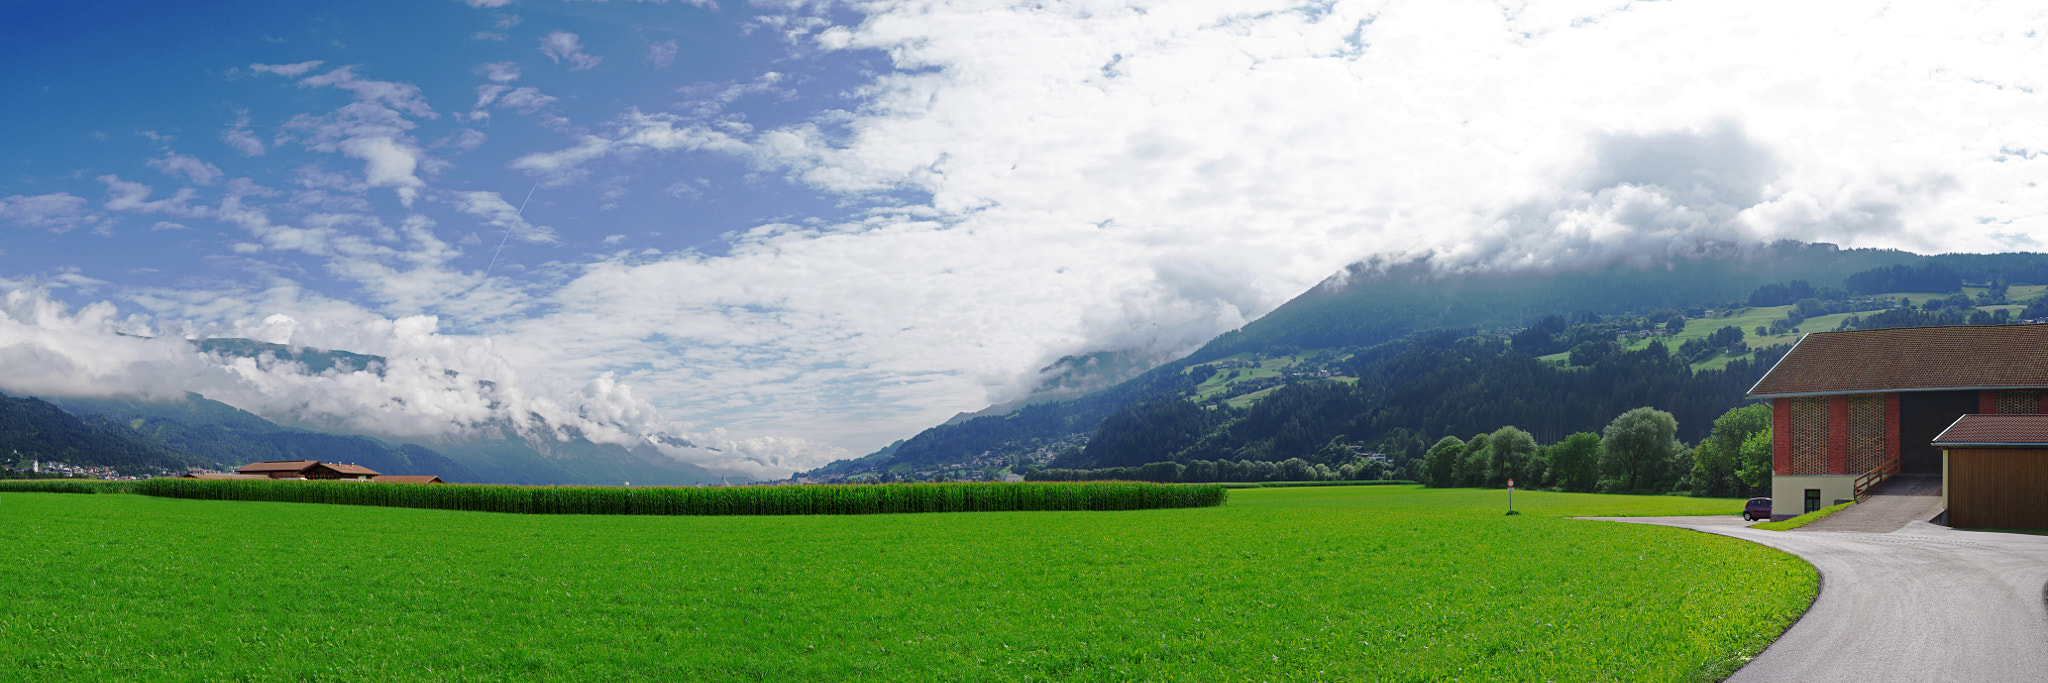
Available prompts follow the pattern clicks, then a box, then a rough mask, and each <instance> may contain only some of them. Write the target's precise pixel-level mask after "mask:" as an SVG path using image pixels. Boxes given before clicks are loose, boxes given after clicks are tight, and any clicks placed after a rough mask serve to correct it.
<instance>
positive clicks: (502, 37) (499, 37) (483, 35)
mask: <svg viewBox="0 0 2048 683" xmlns="http://www.w3.org/2000/svg"><path fill="white" fill-rule="evenodd" d="M511 38H512V36H509V35H506V34H503V33H499V32H497V31H477V32H476V33H472V34H469V39H470V40H488V41H491V42H494V43H502V42H505V41H507V40H510V39H511Z"/></svg>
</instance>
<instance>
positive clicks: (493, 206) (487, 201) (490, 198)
mask: <svg viewBox="0 0 2048 683" xmlns="http://www.w3.org/2000/svg"><path fill="white" fill-rule="evenodd" d="M451 196H452V197H453V198H454V204H455V208H457V209H459V210H461V211H462V212H463V213H466V214H469V215H471V216H476V217H478V218H481V219H483V220H484V224H485V225H489V226H491V227H494V228H497V229H500V230H509V231H511V233H510V234H511V236H512V237H514V238H516V239H518V240H519V241H521V242H532V243H536V244H549V243H553V242H556V241H558V239H557V238H556V236H555V229H554V228H550V227H548V226H545V225H534V224H532V223H529V222H527V220H526V218H524V217H522V216H521V215H520V212H519V207H516V206H513V205H512V203H511V202H507V201H505V198H504V197H502V196H499V195H498V193H496V192H489V191H483V190H478V191H472V192H455V193H452V195H451Z"/></svg>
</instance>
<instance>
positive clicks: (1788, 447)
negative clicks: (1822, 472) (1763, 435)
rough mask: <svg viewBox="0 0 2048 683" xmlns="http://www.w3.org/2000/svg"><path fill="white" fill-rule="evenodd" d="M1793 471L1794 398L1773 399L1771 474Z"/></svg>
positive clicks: (1786, 473) (1781, 474)
mask: <svg viewBox="0 0 2048 683" xmlns="http://www.w3.org/2000/svg"><path fill="white" fill-rule="evenodd" d="M1791 473H1792V399H1789V398H1774V399H1771V474H1775V475H1780V476H1783V475H1788V474H1791Z"/></svg>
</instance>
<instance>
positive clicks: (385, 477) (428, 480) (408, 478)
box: [371, 474, 448, 484]
mask: <svg viewBox="0 0 2048 683" xmlns="http://www.w3.org/2000/svg"><path fill="white" fill-rule="evenodd" d="M371 481H382V482H391V483H398V484H446V483H448V482H445V481H442V480H441V478H440V477H437V476H434V475H431V474H379V475H377V476H376V477H374V478H372V479H371Z"/></svg>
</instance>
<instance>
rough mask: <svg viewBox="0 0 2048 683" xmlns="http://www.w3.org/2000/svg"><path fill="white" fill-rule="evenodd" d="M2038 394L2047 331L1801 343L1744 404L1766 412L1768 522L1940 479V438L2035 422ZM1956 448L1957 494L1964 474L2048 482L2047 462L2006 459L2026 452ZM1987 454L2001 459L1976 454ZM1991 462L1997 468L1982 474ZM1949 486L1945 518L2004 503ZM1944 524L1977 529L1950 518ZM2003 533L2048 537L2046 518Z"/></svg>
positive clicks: (1880, 333) (2047, 376)
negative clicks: (1895, 478)
mask: <svg viewBox="0 0 2048 683" xmlns="http://www.w3.org/2000/svg"><path fill="white" fill-rule="evenodd" d="M2044 391H2048V325H1995V326H1966V327H1913V328H1898V329H1888V330H1854V331H1846V332H1815V333H1812V334H1808V335H1805V336H1803V337H1801V338H1800V339H1799V341H1798V342H1797V343H1795V344H1793V346H1792V350H1791V351H1789V352H1787V353H1786V354H1785V357H1784V359H1783V360H1780V361H1778V364H1777V365H1776V366H1774V367H1772V368H1771V370H1770V372H1768V373H1765V374H1764V377H1763V379H1761V380H1759V381H1758V382H1757V383H1756V386H1755V387H1752V388H1751V389H1750V390H1749V396H1750V397H1751V398H1756V399H1766V400H1769V401H1770V402H1771V426H1772V436H1773V437H1774V439H1775V441H1776V443H1774V444H1773V448H1772V457H1771V471H1772V477H1771V494H1772V495H1771V498H1772V510H1771V518H1772V519H1786V518H1789V517H1793V516H1797V515H1799V514H1801V513H1804V512H1809V511H1812V510H1816V509H1819V508H1821V507H1824V506H1826V505H1831V504H1834V503H1836V502H1840V501H1846V500H1850V499H1853V498H1856V497H1857V496H1858V495H1860V494H1861V493H1863V492H1864V491H1866V490H1868V488H1869V487H1870V486H1873V485H1875V484H1876V483H1877V482H1879V481H1882V480H1883V479H1884V478H1886V477H1888V476H1891V475H1892V474H1896V473H1907V474H1930V475H1939V474H1942V473H1943V465H1942V463H1943V460H1944V455H1943V452H1942V449H1941V448H1940V447H1939V446H1937V445H1936V444H1935V441H1936V437H1938V436H1941V435H1942V434H1943V432H1944V431H1945V430H1948V429H1949V428H1950V426H1951V425H1958V422H1957V420H1958V419H1959V418H1962V417H1963V416H1965V415H1978V416H2006V415H2040V414H2043V413H2044V412H2048V401H2044V400H2043V392H2044ZM2040 420H2041V418H2031V419H2030V420H2029V423H2030V424H2031V423H2033V422H2038V421H2040ZM1987 424H1989V423H1987ZM1998 424H2007V423H2006V422H2003V421H2000V422H1998ZM1966 433H1976V432H1966ZM2001 433H2002V432H2001ZM2013 433H2015V434H2018V433H2019V432H2013ZM1957 447H1958V448H1962V449H1963V450H1958V451H1955V453H1957V454H1962V453H1964V451H1967V452H1968V454H1966V455H1958V457H1960V458H1961V460H1960V461H1959V462H1962V463H1963V465H1962V467H1963V470H1961V471H1959V472H1958V473H1957V474H1956V476H1957V477H1958V483H1959V478H1960V477H1961V476H1963V474H1968V475H1969V476H1973V477H1974V476H1977V474H1978V473H1982V472H1989V471H1994V470H1986V469H1982V468H1985V467H1996V468H2000V469H1997V470H1995V471H1998V472H2002V473H2004V474H2002V475H1999V476H2019V475H2018V474H2017V472H2018V470H2016V469H2014V468H2020V469H2026V470H2027V471H2030V472H2037V473H2039V474H2038V475H2036V474H2030V475H2027V476H2030V477H2035V479H2030V480H2029V481H2043V482H2048V457H2040V458H2027V457H2026V456H2022V455H2012V454H2016V453H2023V452H2027V449H2028V448H2032V447H2030V446H2027V445H2024V444H2005V445H2000V446H1995V447H1994V446H1985V445H1982V444H1974V445H1970V446H1968V447H1967V448H1964V447H1962V446H1957ZM2039 448H2042V449H2048V446H2041V447H2039ZM1994 449H1996V450H1997V451H1998V453H1999V454H1997V455H1984V454H1982V453H1989V452H1991V451H1992V450H1994ZM2043 452H2044V453H2048V451H2043ZM1994 461H1996V462H1998V463H2001V464H1998V465H1991V464H1988V463H1992V462H1994ZM1950 483H1952V482H1951V481H1950V480H1946V479H1945V480H1944V482H1943V486H1944V489H1943V493H1944V497H1945V499H1946V502H1947V503H1948V504H1949V505H1951V506H1953V507H1952V510H1968V509H1977V508H1976V507H1973V506H1981V505H1989V504H1992V503H1991V502H1990V501H1989V500H1988V499H1986V500H1980V499H1979V498H1978V497H1979V496H2004V495H2009V494H2007V493H1993V492H1990V490H1987V489H1981V488H1970V486H1969V485H1961V486H1960V487H1959V488H1956V489H1954V490H1951V489H1950V488H1948V487H1949V484H1950ZM1999 490H2000V491H2003V489H1999ZM2032 491H2033V493H2032V494H2031V495H2032V496H2033V497H2035V498H2039V497H2042V496H2048V488H2041V487H2036V488H2034V489H2032ZM2001 504H2002V503H2001ZM2043 512H2044V513H2048V510H2043ZM1968 514H1969V513H1965V517H1967V515H1968ZM1949 522H1950V523H1951V524H1952V525H1957V526H1974V525H1972V524H1966V523H1964V522H1965V520H1963V519H1957V518H1956V517H1954V516H1951V517H1950V519H1949ZM2010 526H2014V527H2020V526H2025V527H2037V528H2048V516H2041V517H2037V518H2034V519H2032V520H2031V522H2030V523H2026V524H2013V525H2010Z"/></svg>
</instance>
